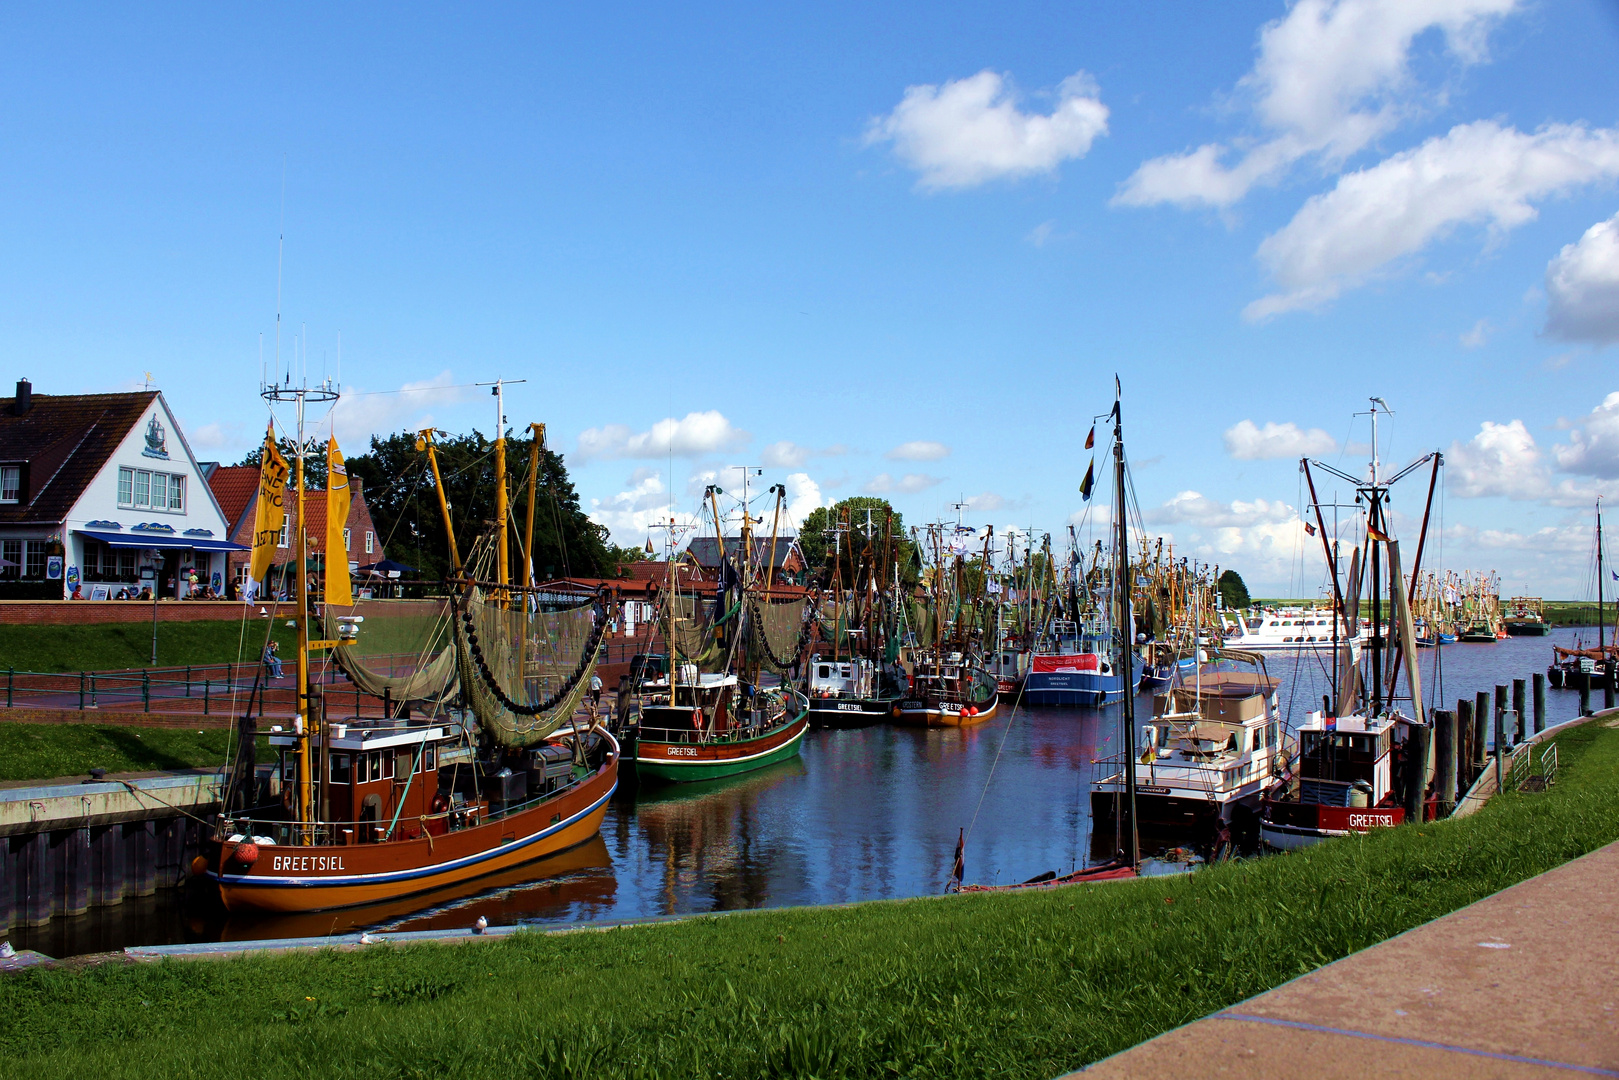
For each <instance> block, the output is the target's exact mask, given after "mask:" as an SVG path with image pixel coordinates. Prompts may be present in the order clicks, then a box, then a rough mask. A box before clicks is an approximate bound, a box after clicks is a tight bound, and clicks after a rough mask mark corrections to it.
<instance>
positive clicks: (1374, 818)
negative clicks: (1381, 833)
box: [1349, 813, 1394, 829]
mask: <svg viewBox="0 0 1619 1080" xmlns="http://www.w3.org/2000/svg"><path fill="white" fill-rule="evenodd" d="M1349 827H1350V828H1351V829H1392V828H1394V815H1393V814H1392V813H1387V814H1350V815H1349Z"/></svg>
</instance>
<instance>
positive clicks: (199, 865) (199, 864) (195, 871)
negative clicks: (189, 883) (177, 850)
mask: <svg viewBox="0 0 1619 1080" xmlns="http://www.w3.org/2000/svg"><path fill="white" fill-rule="evenodd" d="M207 872H208V860H207V859H205V858H203V857H202V856H201V855H198V856H197V857H196V858H195V859H192V860H191V876H192V877H202V875H204V874H206V873H207Z"/></svg>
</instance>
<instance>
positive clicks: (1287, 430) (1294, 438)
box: [1225, 420, 1338, 461]
mask: <svg viewBox="0 0 1619 1080" xmlns="http://www.w3.org/2000/svg"><path fill="white" fill-rule="evenodd" d="M1337 450H1338V440H1336V439H1334V438H1333V437H1332V436H1331V435H1328V434H1327V433H1326V432H1325V431H1322V430H1321V429H1320V428H1311V429H1310V430H1308V431H1305V430H1304V429H1302V428H1300V427H1299V426H1298V425H1297V424H1295V423H1293V422H1292V421H1288V422H1287V423H1285V424H1278V423H1276V422H1275V421H1271V420H1267V421H1266V422H1265V426H1264V427H1260V426H1258V425H1257V424H1255V423H1254V422H1253V421H1252V420H1241V421H1238V422H1237V424H1236V425H1235V426H1233V427H1231V428H1228V429H1227V430H1226V433H1225V452H1226V453H1227V454H1230V455H1231V456H1232V457H1234V458H1236V459H1237V460H1238V461H1264V460H1267V459H1270V458H1300V457H1324V456H1326V455H1327V454H1333V453H1336V452H1337Z"/></svg>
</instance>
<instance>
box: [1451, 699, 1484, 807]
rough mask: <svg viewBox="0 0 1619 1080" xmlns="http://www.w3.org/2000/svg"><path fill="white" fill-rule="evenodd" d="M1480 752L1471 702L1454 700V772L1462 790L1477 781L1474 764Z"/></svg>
mask: <svg viewBox="0 0 1619 1080" xmlns="http://www.w3.org/2000/svg"><path fill="white" fill-rule="evenodd" d="M1480 753H1481V751H1480V750H1479V748H1478V739H1477V738H1476V737H1475V736H1474V733H1473V701H1472V699H1471V698H1457V699H1456V772H1457V774H1458V776H1459V777H1460V781H1459V782H1460V784H1461V786H1462V787H1463V788H1470V787H1472V786H1473V781H1474V780H1476V779H1478V766H1477V765H1475V764H1474V762H1475V760H1476V759H1477V758H1478V755H1479V754H1480Z"/></svg>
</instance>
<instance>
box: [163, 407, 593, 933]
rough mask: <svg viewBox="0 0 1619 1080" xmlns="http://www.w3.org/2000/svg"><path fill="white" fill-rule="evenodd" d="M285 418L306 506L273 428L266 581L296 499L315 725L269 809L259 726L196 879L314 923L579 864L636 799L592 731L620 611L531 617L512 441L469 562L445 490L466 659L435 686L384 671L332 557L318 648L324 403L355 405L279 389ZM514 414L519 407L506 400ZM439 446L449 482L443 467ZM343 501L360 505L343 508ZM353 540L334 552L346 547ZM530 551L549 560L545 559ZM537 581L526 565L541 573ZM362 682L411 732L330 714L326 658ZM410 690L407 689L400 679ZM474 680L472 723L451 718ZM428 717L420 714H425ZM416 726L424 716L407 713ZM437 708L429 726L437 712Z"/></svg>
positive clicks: (306, 706) (301, 613)
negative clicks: (288, 505)
mask: <svg viewBox="0 0 1619 1080" xmlns="http://www.w3.org/2000/svg"><path fill="white" fill-rule="evenodd" d="M265 396H266V397H267V398H268V399H270V400H272V401H287V400H290V401H292V402H294V403H295V404H296V406H297V414H298V418H299V428H298V431H297V442H296V445H297V448H298V452H297V455H296V462H295V466H294V468H293V469H292V471H291V480H292V489H291V492H290V493H288V492H286V481H287V479H288V469H287V465H286V462H285V461H284V459H283V458H282V457H281V454H280V453H279V450H278V448H277V445H276V440H275V437H274V434H275V433H274V428H273V426H272V428H271V430H270V432H269V434H267V436H266V439H265V444H264V449H263V454H262V467H261V470H262V471H261V479H260V485H261V487H260V498H259V503H258V514H259V517H258V519H257V520H256V528H255V542H254V556H253V557H254V562H253V564H252V568H253V575H254V580H259V579H260V578H262V576H263V574H264V573H267V572H268V565H269V561H270V558H269V556H270V554H271V553H270V552H269V551H268V550H266V549H268V548H269V547H271V546H272V545H275V543H276V540H277V536H278V534H279V532H280V527H281V524H282V519H283V507H284V499H283V494H284V493H287V494H291V495H292V496H293V498H294V499H295V500H296V503H297V506H298V510H299V515H298V519H297V524H298V526H299V527H298V528H297V529H296V530H294V531H295V532H296V533H297V534H298V535H297V539H296V566H297V574H298V586H297V597H298V599H297V601H296V603H297V613H296V616H295V623H296V626H297V635H298V652H297V686H298V695H297V702H298V708H297V713H296V715H295V716H294V717H293V718H292V723H291V726H290V727H291V729H290V730H286V729H285V728H282V727H280V726H273V727H272V728H271V732H270V740H269V741H270V744H271V746H272V747H273V748H274V749H275V751H276V753H277V755H278V759H279V760H278V762H277V767H276V769H275V771H274V773H273V775H272V778H271V784H270V791H269V797H270V799H271V800H272V801H271V802H270V803H268V804H263V803H261V802H259V800H258V799H257V798H256V796H257V794H258V793H257V791H256V790H255V788H256V785H255V784H253V783H251V782H250V780H251V778H253V777H255V775H256V769H255V767H254V766H255V762H254V758H253V753H254V751H253V747H254V746H255V744H256V734H257V732H256V727H255V724H254V721H253V720H252V719H251V717H249V718H247V719H244V720H243V721H242V725H241V729H240V730H239V732H238V734H239V736H240V743H239V751H238V758H237V763H236V767H235V768H234V769H233V771H232V775H231V782H230V785H229V790H228V791H227V794H226V798H225V807H226V809H225V811H224V812H223V813H222V814H221V815H220V817H219V819H218V820H217V821H216V823H215V824H214V826H213V828H212V830H211V833H210V835H209V836H208V837H207V838H205V840H204V842H203V844H202V852H201V854H200V855H199V856H198V857H197V860H196V865H194V866H193V870H194V871H196V872H197V873H198V874H199V875H200V876H203V877H206V878H208V879H211V880H212V881H214V882H215V883H217V885H218V888H219V893H220V896H221V898H222V900H223V901H224V904H225V907H226V908H227V909H228V910H231V911H233V912H234V911H253V910H256V911H272V912H310V911H323V910H328V909H333V908H343V907H351V906H354V905H360V904H372V903H378V902H383V901H392V900H397V899H399V898H401V897H406V896H411V895H415V894H420V893H427V892H432V891H436V890H440V889H443V888H446V887H449V886H454V885H459V884H462V883H465V882H469V881H472V880H474V879H477V878H481V877H483V876H484V875H488V874H493V873H497V872H500V871H506V870H509V869H511V868H513V867H516V866H519V865H521V864H524V863H527V862H530V861H533V860H536V859H540V858H543V857H545V856H548V855H553V854H556V853H558V852H560V851H564V850H566V849H568V848H571V847H573V846H575V845H577V844H581V843H583V842H585V841H587V840H589V839H590V838H591V837H593V836H595V835H596V834H597V831H598V828H599V826H600V823H601V819H602V817H603V815H604V814H605V813H606V808H607V800H608V797H609V796H610V795H611V794H612V793H613V790H614V788H615V787H616V786H617V782H618V761H619V748H618V744H617V742H616V741H615V740H614V738H613V736H612V735H611V734H610V733H608V732H607V731H605V730H603V729H602V728H600V727H599V726H598V725H597V724H596V723H595V722H594V718H592V717H588V716H584V717H576V712H577V711H578V707H579V705H580V702H581V698H582V696H583V693H584V689H585V687H586V686H587V685H588V683H589V679H590V675H591V673H592V672H593V670H594V668H595V664H596V662H597V660H598V658H599V656H600V654H601V646H602V641H603V637H604V632H605V629H606V626H607V614H606V609H605V606H604V605H603V604H602V603H600V602H599V601H598V600H595V599H591V600H587V601H586V602H585V603H582V604H575V605H573V606H572V607H570V608H568V609H566V610H546V609H544V608H543V607H542V606H540V605H538V604H535V603H532V602H530V601H531V598H532V595H533V587H532V582H531V581H530V580H529V577H530V574H529V573H528V571H527V570H526V569H525V572H524V575H523V579H522V581H521V582H520V583H519V582H513V581H512V580H510V578H509V575H508V565H509V559H508V556H509V540H510V536H509V532H510V530H509V525H510V521H509V518H510V514H509V510H508V500H507V491H506V475H505V438H504V436H503V435H501V436H499V437H497V439H496V441H495V462H496V470H495V471H496V482H497V488H498V490H497V497H496V505H497V512H496V521H495V523H494V528H493V530H492V531H491V532H490V533H489V534H487V535H485V536H484V537H482V538H480V540H479V541H478V542H477V543H476V544H475V545H474V549H473V553H472V555H471V557H470V558H469V559H468V561H467V563H466V564H463V563H462V562H461V559H460V556H459V554H458V552H457V549H456V545H455V535H454V530H453V527H452V525H451V521H450V516H449V512H448V503H447V501H446V499H445V497H444V493H443V488H442V485H439V486H438V497H439V505H440V509H441V510H442V511H443V514H444V521H445V528H446V530H447V532H448V533H449V540H450V551H451V561H452V564H453V568H454V569H453V583H452V588H451V592H452V593H453V601H452V607H451V610H449V611H447V612H445V615H446V618H445V619H444V620H443V621H441V622H436V624H435V632H438V633H448V634H450V635H451V636H452V637H453V643H450V644H447V645H445V646H443V647H441V648H439V649H438V650H437V653H436V655H434V656H433V657H432V658H431V659H430V660H429V659H427V653H426V650H424V652H423V657H422V658H423V660H424V661H426V662H424V663H423V664H421V665H418V666H417V668H416V670H414V671H412V672H411V673H409V674H408V675H403V676H396V675H393V674H392V673H391V672H392V669H391V668H390V669H388V670H389V672H390V673H389V674H382V673H381V672H379V671H376V670H371V669H370V668H368V666H367V664H366V660H365V656H364V652H363V649H362V648H361V647H360V643H361V642H362V641H363V639H364V637H365V635H366V630H365V629H364V628H363V627H362V625H361V623H362V618H361V617H356V616H354V615H351V614H350V615H345V614H344V612H345V611H346V610H347V611H352V606H353V599H352V594H351V592H350V584H349V578H348V573H347V571H346V568H345V569H339V566H341V563H340V562H339V561H338V560H335V559H334V560H331V563H330V565H328V566H327V568H326V574H325V582H324V601H325V603H324V613H323V621H322V622H321V623H320V625H321V626H323V628H324V632H325V633H326V634H328V635H331V636H328V637H322V638H318V639H312V638H311V636H310V632H309V631H310V626H311V622H312V619H311V614H310V611H309V598H310V591H311V590H310V589H309V587H308V581H307V575H308V572H309V563H310V560H309V558H308V557H307V556H308V552H307V551H306V544H307V537H306V536H305V535H304V529H303V523H304V521H305V520H306V519H305V517H304V516H303V509H304V503H305V491H304V475H305V467H304V466H305V454H306V442H305V437H304V430H303V416H304V409H305V406H306V405H307V404H308V403H309V402H311V401H315V402H331V401H334V400H335V399H336V397H337V394H336V391H335V390H334V389H333V388H332V387H331V386H330V384H329V383H328V384H323V385H322V386H321V387H319V388H315V389H309V388H297V389H293V388H291V387H290V385H283V386H279V387H276V386H272V387H267V388H266V390H265ZM496 396H497V399H502V400H497V407H499V406H501V405H503V403H504V402H503V395H502V394H501V386H500V384H496ZM536 427H537V435H536V439H535V442H534V455H535V460H534V462H533V463H531V471H530V486H529V518H530V524H529V536H530V540H532V532H533V526H532V519H533V510H534V495H535V492H534V486H533V484H534V477H535V475H536V474H537V472H538V470H537V468H535V467H534V466H535V465H537V460H538V454H539V453H540V450H541V441H542V439H543V429H541V428H538V426H536ZM431 437H432V433H431V432H430V431H429V432H424V433H423V434H422V436H421V438H420V439H419V440H418V449H419V450H421V451H425V453H426V455H427V459H428V462H429V464H430V466H431V468H432V473H433V476H434V479H435V482H437V480H438V466H437V461H436V458H435V456H434V455H433V451H432V445H431ZM327 464H328V474H329V482H328V486H327V494H326V497H327V500H328V501H327V506H326V509H327V521H328V525H329V526H330V527H335V528H337V529H341V527H342V524H343V523H344V521H345V519H346V517H347V497H348V496H347V491H346V488H344V487H342V482H340V481H339V480H338V478H339V477H343V476H344V469H343V462H342V458H341V455H340V454H339V453H338V451H337V446H336V441H335V439H334V440H332V441H331V442H330V443H329V444H328V462H327ZM340 490H341V496H340V495H339V491H340ZM339 543H340V540H338V539H337V538H336V537H329V538H328V543H327V550H336V549H337V544H339ZM529 550H531V548H530V549H529ZM524 562H525V564H526V560H524ZM333 654H335V662H336V663H337V664H338V665H339V666H341V667H342V668H343V669H344V670H345V671H346V672H348V673H349V674H350V677H351V678H352V679H353V680H354V681H355V682H356V685H366V686H367V688H375V687H376V686H378V685H380V686H382V687H383V688H384V689H385V690H394V691H397V693H395V694H393V695H392V700H393V701H394V702H399V703H400V704H401V706H402V707H401V709H400V710H399V712H398V713H397V714H395V715H391V716H383V717H380V718H375V719H368V720H357V721H354V722H339V721H338V720H336V719H335V717H330V716H329V715H328V713H327V710H326V708H325V707H324V704H323V699H322V698H321V697H320V695H319V693H318V687H314V686H312V684H311V680H310V667H311V663H312V658H313V657H315V656H317V655H323V656H327V657H328V658H331V657H332V655H333ZM394 679H397V680H398V682H397V683H396V682H393V681H390V680H394ZM452 682H458V684H459V688H460V691H461V695H462V696H464V697H465V699H466V700H467V702H468V706H469V708H468V709H467V710H465V711H461V710H455V709H451V708H448V707H447V702H449V701H450V700H451V698H452V696H453V691H452V685H451V684H452ZM413 702H414V703H415V704H416V705H418V706H422V705H425V706H426V708H425V710H411V709H410V705H411V704H412V703H413ZM412 711H417V712H418V715H417V718H415V719H412V718H410V717H409V716H408V715H407V714H408V713H410V712H412ZM422 711H425V713H426V715H425V716H423V715H420V713H421V712H422Z"/></svg>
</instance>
